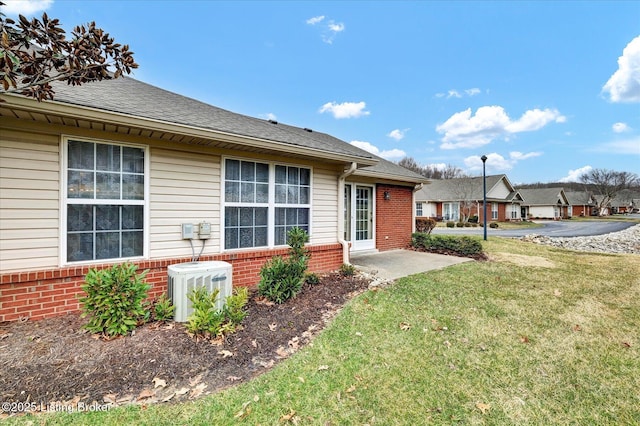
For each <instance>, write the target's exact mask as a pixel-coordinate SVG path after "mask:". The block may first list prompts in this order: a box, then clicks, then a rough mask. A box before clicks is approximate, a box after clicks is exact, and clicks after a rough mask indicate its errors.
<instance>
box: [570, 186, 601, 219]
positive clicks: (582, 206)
mask: <svg viewBox="0 0 640 426" xmlns="http://www.w3.org/2000/svg"><path fill="white" fill-rule="evenodd" d="M565 195H566V196H567V200H568V201H569V207H568V208H567V213H568V214H567V216H569V217H573V216H591V215H592V213H593V209H594V208H595V207H596V201H595V198H594V197H593V195H592V194H591V193H589V192H587V191H565Z"/></svg>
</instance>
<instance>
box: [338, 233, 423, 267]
mask: <svg viewBox="0 0 640 426" xmlns="http://www.w3.org/2000/svg"><path fill="white" fill-rule="evenodd" d="M424 235H428V234H424ZM355 274H356V267H355V266H353V265H350V264H348V263H343V264H342V265H340V275H342V276H343V277H352V276H354V275H355Z"/></svg>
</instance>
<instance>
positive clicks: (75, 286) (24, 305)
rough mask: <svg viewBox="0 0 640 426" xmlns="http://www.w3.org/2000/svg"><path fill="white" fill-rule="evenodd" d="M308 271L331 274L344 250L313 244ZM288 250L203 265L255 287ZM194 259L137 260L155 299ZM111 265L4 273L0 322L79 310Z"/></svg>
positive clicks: (228, 257) (0, 279)
mask: <svg viewBox="0 0 640 426" xmlns="http://www.w3.org/2000/svg"><path fill="white" fill-rule="evenodd" d="M308 248H309V249H310V251H311V260H310V262H309V270H310V271H312V272H328V271H333V270H336V269H338V268H339V267H340V265H342V246H341V245H340V244H327V245H319V246H309V247H308ZM287 252H288V248H282V249H275V250H261V251H257V252H256V251H251V252H236V253H228V254H221V255H213V256H202V257H201V258H200V261H210V260H221V261H224V262H229V263H231V264H232V265H233V278H232V279H233V285H234V287H235V286H241V287H242V286H244V287H253V286H256V285H257V283H258V281H259V280H260V268H261V267H262V265H264V263H265V262H266V261H267V260H269V259H271V257H272V256H275V255H286V254H287ZM189 261H191V259H190V258H176V259H162V260H148V261H140V262H134V263H135V264H136V265H137V266H138V271H139V272H141V271H144V270H149V272H148V273H147V276H146V282H148V283H149V284H151V290H149V296H150V297H152V298H153V297H157V296H160V295H161V294H163V293H165V292H166V291H167V267H168V266H169V265H173V264H174V263H182V262H189ZM110 266H111V264H98V265H88V266H72V267H66V268H59V269H48V270H42V271H29V272H15V273H8V274H2V275H0V322H2V321H15V320H18V319H21V318H29V319H31V320H38V319H43V318H47V317H52V316H56V315H61V314H64V313H68V312H75V311H78V310H79V309H80V306H79V303H78V295H79V294H81V293H83V291H82V290H81V288H80V286H81V285H82V284H83V283H84V277H85V275H86V274H87V273H88V272H89V269H92V268H98V269H101V268H107V267H110Z"/></svg>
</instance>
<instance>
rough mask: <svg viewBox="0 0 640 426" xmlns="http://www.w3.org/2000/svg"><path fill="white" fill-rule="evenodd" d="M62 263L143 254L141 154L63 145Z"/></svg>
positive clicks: (98, 145) (104, 147)
mask: <svg viewBox="0 0 640 426" xmlns="http://www.w3.org/2000/svg"><path fill="white" fill-rule="evenodd" d="M65 148H66V149H65V153H66V159H65V162H66V174H67V175H66V188H65V195H66V197H65V202H66V210H65V214H66V240H67V244H66V259H67V262H80V261H88V260H102V259H119V258H128V257H136V256H143V255H144V216H145V210H144V209H145V149H143V148H140V147H132V146H123V145H114V144H107V143H96V142H86V141H78V140H68V141H67V142H66V147H65Z"/></svg>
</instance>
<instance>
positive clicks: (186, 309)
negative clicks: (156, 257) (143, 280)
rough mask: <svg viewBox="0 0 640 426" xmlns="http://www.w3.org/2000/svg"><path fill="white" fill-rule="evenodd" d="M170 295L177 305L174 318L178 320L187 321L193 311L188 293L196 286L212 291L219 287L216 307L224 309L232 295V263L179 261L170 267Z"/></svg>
mask: <svg viewBox="0 0 640 426" xmlns="http://www.w3.org/2000/svg"><path fill="white" fill-rule="evenodd" d="M168 272H169V279H168V293H169V294H168V296H169V299H171V302H172V303H173V306H175V307H176V310H175V313H174V319H175V321H177V322H186V321H187V318H188V317H189V315H191V314H192V313H193V308H192V307H191V301H190V300H189V299H188V298H187V294H189V292H190V291H191V290H193V289H195V288H198V287H206V289H207V291H209V293H211V292H212V291H214V290H215V289H218V290H219V291H220V292H219V293H218V299H217V300H216V309H222V308H223V307H224V305H225V303H226V301H227V297H229V296H231V291H232V290H233V288H232V283H231V274H232V272H233V269H232V266H231V264H230V263H227V262H221V261H210V262H190V263H177V264H175V265H170V266H169V267H168Z"/></svg>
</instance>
